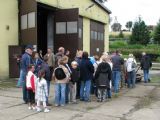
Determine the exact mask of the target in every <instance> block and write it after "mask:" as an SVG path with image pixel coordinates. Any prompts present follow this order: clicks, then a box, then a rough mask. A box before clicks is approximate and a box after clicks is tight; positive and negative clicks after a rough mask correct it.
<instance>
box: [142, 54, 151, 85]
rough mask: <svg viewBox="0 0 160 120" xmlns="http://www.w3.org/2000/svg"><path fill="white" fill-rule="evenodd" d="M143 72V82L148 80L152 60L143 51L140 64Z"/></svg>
mask: <svg viewBox="0 0 160 120" xmlns="http://www.w3.org/2000/svg"><path fill="white" fill-rule="evenodd" d="M140 66H141V68H142V70H143V74H144V82H145V83H147V82H149V69H150V68H151V67H152V62H151V59H150V57H149V56H147V55H146V53H145V52H143V53H142V59H141V64H140Z"/></svg>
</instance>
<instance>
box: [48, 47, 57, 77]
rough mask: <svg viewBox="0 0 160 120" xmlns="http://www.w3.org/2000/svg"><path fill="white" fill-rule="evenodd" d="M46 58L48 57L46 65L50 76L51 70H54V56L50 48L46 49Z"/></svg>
mask: <svg viewBox="0 0 160 120" xmlns="http://www.w3.org/2000/svg"><path fill="white" fill-rule="evenodd" d="M46 56H47V57H48V61H47V63H48V66H49V69H50V73H51V75H52V73H53V69H54V67H55V55H54V53H53V52H52V49H51V48H48V49H47V54H46Z"/></svg>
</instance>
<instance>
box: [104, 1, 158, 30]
mask: <svg viewBox="0 0 160 120" xmlns="http://www.w3.org/2000/svg"><path fill="white" fill-rule="evenodd" d="M105 5H106V6H107V7H108V8H109V9H110V10H111V11H112V14H111V17H113V18H114V17H115V16H117V19H118V22H120V23H121V24H122V26H123V28H124V26H125V24H126V22H127V21H129V20H131V21H135V20H136V18H137V17H138V16H139V15H140V16H141V17H142V19H143V20H144V21H145V22H146V24H148V25H156V23H157V22H158V20H159V18H160V14H159V11H160V7H159V5H160V0H108V2H106V3H105Z"/></svg>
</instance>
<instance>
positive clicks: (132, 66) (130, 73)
mask: <svg viewBox="0 0 160 120" xmlns="http://www.w3.org/2000/svg"><path fill="white" fill-rule="evenodd" d="M136 65H137V63H136V60H135V58H134V56H133V54H129V57H128V59H127V61H126V70H127V78H128V79H127V83H128V88H134V87H135V82H136V72H135V71H136Z"/></svg>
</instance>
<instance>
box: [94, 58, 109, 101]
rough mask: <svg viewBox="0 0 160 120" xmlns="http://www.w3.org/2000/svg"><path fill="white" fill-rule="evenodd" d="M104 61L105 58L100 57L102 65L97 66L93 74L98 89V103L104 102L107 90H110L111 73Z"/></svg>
mask: <svg viewBox="0 0 160 120" xmlns="http://www.w3.org/2000/svg"><path fill="white" fill-rule="evenodd" d="M106 60H107V56H102V63H100V64H99V65H98V68H97V71H96V73H95V83H96V86H97V88H98V100H97V101H98V102H103V101H105V99H106V93H107V90H110V80H111V75H112V71H111V67H110V65H109V64H108V63H107V62H106Z"/></svg>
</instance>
